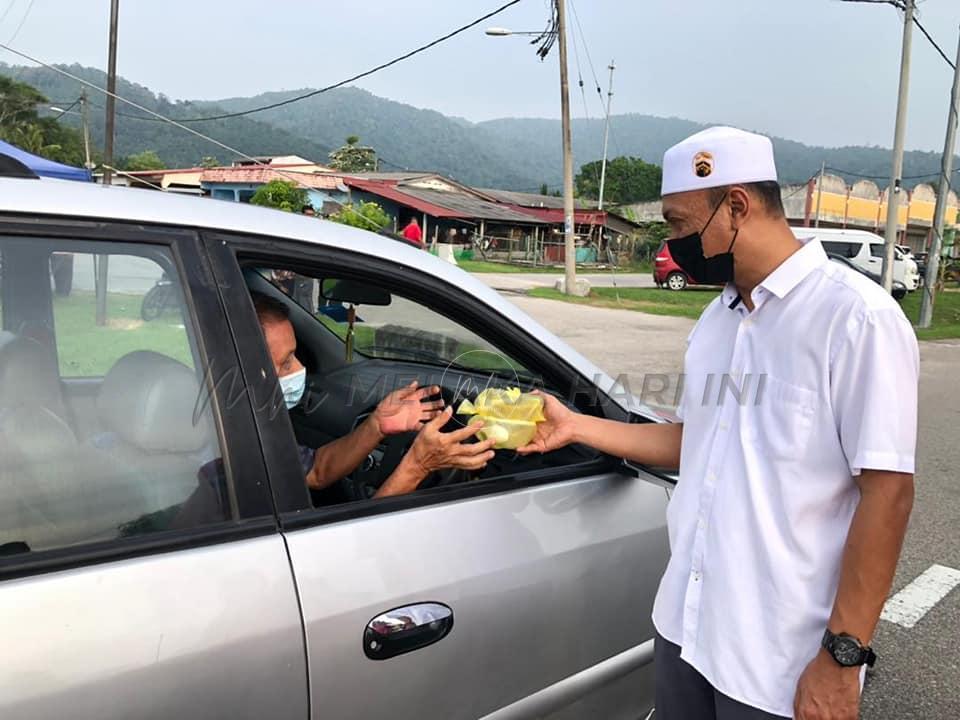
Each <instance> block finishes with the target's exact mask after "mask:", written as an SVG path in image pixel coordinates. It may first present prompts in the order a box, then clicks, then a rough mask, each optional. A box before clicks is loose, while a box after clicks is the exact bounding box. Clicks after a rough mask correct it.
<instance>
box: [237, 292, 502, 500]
mask: <svg viewBox="0 0 960 720" xmlns="http://www.w3.org/2000/svg"><path fill="white" fill-rule="evenodd" d="M251 295H252V298H253V306H254V308H255V310H256V313H257V319H258V320H259V321H260V328H261V330H262V331H263V337H264V340H266V343H267V349H268V350H269V352H270V359H271V360H272V361H273V367H274V369H275V370H276V373H277V377H278V378H279V379H280V387H281V389H282V391H283V399H284V403H285V404H286V406H287V409H288V410H289V409H292V408H294V407H296V406H297V404H299V402H300V400H301V399H302V397H303V392H304V389H305V387H306V374H307V371H306V369H305V368H304V367H303V365H302V364H301V363H300V361H299V360H298V359H297V357H296V355H295V352H296V349H297V338H296V335H295V334H294V331H293V325H292V323H291V322H290V313H289V310H288V308H287V307H286V305H284V304H283V303H282V302H279V301H278V300H275V299H273V298H271V297H269V296H267V295H263V294H261V293H252V294H251ZM439 392H440V388H439V387H436V386H433V387H429V388H420V387H418V386H417V382H416V381H414V382H412V383H410V384H409V385H407V386H406V387H403V388H400V389H399V390H396V391H394V392H392V393H390V394H389V395H387V396H386V397H385V398H384V399H383V400H381V401H380V404H379V405H377V408H376V410H374V411H373V412H372V413H371V414H370V415H369V416H368V417H367V419H366V420H364V421H363V422H362V423H361V424H360V425H358V426H357V427H356V428H355V429H354V430H353V431H352V432H351V433H350V434H348V435H345V436H344V437H341V438H338V439H337V440H334V441H332V442H329V443H327V444H325V445H323V446H321V447H319V448H316V449H314V448H309V447H305V446H299V448H298V449H299V454H300V464H301V466H302V467H303V473H304V476H305V478H306V483H307V486H308V487H310V488H311V489H313V490H322V489H323V488H326V487H329V486H330V485H332V484H334V483H335V482H337V481H339V480H341V479H342V478H344V477H346V476H347V475H348V474H349V473H351V472H352V471H353V470H355V469H356V468H357V467H358V466H359V465H360V463H362V462H363V460H364V459H365V458H366V457H367V456H368V455H369V454H370V452H371V451H373V450H374V448H376V447H377V446H378V445H379V444H380V443H381V442H382V441H383V438H384V437H386V436H387V435H395V434H399V433H406V432H414V431H417V437H416V439H415V440H414V442H413V445H412V446H411V447H410V450H409V451H408V452H407V453H406V454H405V455H404V456H403V459H402V460H401V461H400V464H399V465H398V466H397V468H396V470H394V471H393V473H391V475H390V477H388V478H387V479H386V480H385V481H384V483H383V484H382V485H381V486H380V489H379V490H378V491H377V493H376V494H375V495H374V497H387V496H389V495H403V494H405V493H409V492H413V491H414V490H416V489H417V486H419V485H420V483H421V482H423V481H424V480H425V479H426V477H427V476H428V475H430V474H431V473H433V472H436V471H437V470H444V469H447V468H456V469H462V470H472V471H476V470H481V469H482V468H484V467H485V466H486V464H487V463H488V462H489V461H490V460H491V459H492V458H493V456H494V452H493V443H494V442H495V440H493V439H488V440H485V441H482V442H477V443H467V442H466V441H467V440H468V439H470V438H471V437H473V436H474V435H476V433H477V431H479V430H480V428H482V427H483V423H482V422H474V423H472V424H470V425H469V426H467V427H464V428H461V429H459V430H455V431H453V432H446V433H445V432H441V428H443V426H444V425H446V424H447V422H448V421H449V420H450V417H451V415H452V413H453V408H452V407H451V406H447V407H446V408H444V407H443V401H442V400H434V399H433V398H436V396H437V395H438V394H439Z"/></svg>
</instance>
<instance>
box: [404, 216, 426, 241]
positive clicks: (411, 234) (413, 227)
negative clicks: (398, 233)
mask: <svg viewBox="0 0 960 720" xmlns="http://www.w3.org/2000/svg"><path fill="white" fill-rule="evenodd" d="M403 236H404V237H405V238H406V239H407V240H412V241H413V242H415V243H419V244H420V245H423V233H422V232H421V231H420V225H418V224H417V219H416V218H410V222H408V223H407V226H406V227H405V228H404V229H403Z"/></svg>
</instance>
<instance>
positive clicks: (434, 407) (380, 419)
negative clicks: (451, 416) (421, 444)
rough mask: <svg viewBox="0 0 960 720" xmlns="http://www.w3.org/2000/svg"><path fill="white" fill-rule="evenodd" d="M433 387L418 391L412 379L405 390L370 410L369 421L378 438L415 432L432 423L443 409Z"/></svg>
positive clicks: (397, 392) (438, 392)
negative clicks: (370, 418) (377, 433)
mask: <svg viewBox="0 0 960 720" xmlns="http://www.w3.org/2000/svg"><path fill="white" fill-rule="evenodd" d="M439 394H440V388H439V387H437V386H436V385H432V386H430V387H425V388H421V387H419V383H418V382H417V381H416V380H414V381H413V382H411V383H410V384H409V385H407V386H406V387H402V388H400V389H399V390H394V391H393V392H392V393H390V394H389V395H387V396H386V397H385V398H384V399H383V400H381V401H380V404H379V405H377V409H376V410H374V411H373V416H372V419H373V422H374V423H375V424H376V428H377V430H378V432H379V433H380V434H381V435H396V434H398V433H405V432H415V431H417V430H420V429H421V428H422V427H423V426H424V425H425V424H426V423H428V422H430V421H431V420H433V419H434V418H435V417H437V415H439V414H440V411H441V410H443V400H440V399H437V396H438V395H439Z"/></svg>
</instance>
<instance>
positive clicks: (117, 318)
mask: <svg viewBox="0 0 960 720" xmlns="http://www.w3.org/2000/svg"><path fill="white" fill-rule="evenodd" d="M142 301H143V295H126V294H122V293H109V294H108V295H107V324H106V325H104V326H98V325H97V302H96V296H95V295H94V293H92V292H81V291H77V290H74V291H73V292H72V293H71V294H70V296H69V297H59V296H56V295H55V296H54V298H53V321H54V328H55V333H56V338H57V355H58V356H59V359H60V374H61V375H62V376H64V377H102V376H103V375H105V374H106V372H107V371H108V370H109V369H110V368H111V367H113V364H114V363H115V362H116V361H117V360H119V359H120V358H121V357H123V356H124V355H126V354H127V353H130V352H133V351H135V350H153V351H155V352H158V353H162V354H163V355H168V356H170V357H172V358H176V359H177V360H179V361H180V362H182V363H184V364H185V365H187V366H189V367H191V368H192V367H193V356H192V354H191V352H190V342H189V340H188V338H187V331H186V329H185V328H184V326H183V319H182V318H181V316H180V312H179V309H178V308H176V307H174V308H173V309H172V310H170V311H169V312H167V313H164V314H163V315H162V316H161V317H159V318H157V319H156V320H152V321H151V322H144V321H143V319H142V318H141V317H140V304H141V302H142Z"/></svg>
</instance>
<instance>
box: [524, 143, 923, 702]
mask: <svg viewBox="0 0 960 720" xmlns="http://www.w3.org/2000/svg"><path fill="white" fill-rule="evenodd" d="M662 195H663V215H664V219H665V220H666V221H667V223H668V224H669V225H670V229H671V236H672V238H673V239H672V240H670V241H669V243H670V252H671V254H672V256H673V258H674V260H675V261H676V262H677V263H678V264H679V265H680V266H681V267H683V268H684V270H685V271H686V272H687V273H688V274H690V275H691V276H692V277H693V278H694V279H696V280H698V281H700V282H704V283H709V284H725V288H724V290H723V292H722V293H721V295H720V296H719V297H718V298H717V299H716V300H714V301H713V303H711V304H710V305H709V306H708V307H707V309H706V310H705V311H704V312H703V315H702V316H701V317H700V320H699V321H698V323H697V325H696V326H695V327H694V329H693V331H692V332H691V333H690V337H689V338H688V341H687V343H688V344H687V352H686V356H685V359H684V374H685V384H684V392H683V398H682V400H681V403H680V407H679V408H678V412H677V414H678V416H679V417H680V418H681V420H682V422H681V423H677V424H672V425H665V424H645V425H624V424H618V423H614V422H612V421H608V420H602V419H598V418H594V417H588V416H585V415H578V414H575V413H572V412H571V411H569V410H568V409H567V408H566V407H565V406H563V405H562V404H561V403H559V402H557V401H556V400H555V399H553V398H550V397H548V396H544V397H545V402H546V416H547V422H545V423H542V424H541V425H540V426H539V429H538V434H537V437H536V438H535V439H534V441H533V442H532V443H531V444H530V445H529V446H527V447H526V448H523V449H521V452H544V451H546V450H551V449H554V448H557V447H561V446H563V445H566V444H568V443H571V442H580V443H585V444H588V445H592V446H593V447H595V448H598V449H600V450H602V451H604V452H607V453H609V454H611V455H615V456H619V457H625V458H628V459H630V460H632V461H634V462H638V463H644V464H648V465H654V466H664V467H679V468H680V475H679V482H678V483H677V487H676V491H675V492H674V493H673V496H672V498H671V501H670V505H669V508H668V511H667V521H668V528H669V534H670V546H671V558H670V562H669V565H668V567H667V570H666V572H665V573H664V576H663V579H662V581H661V584H660V589H659V592H658V593H657V598H656V601H655V603H654V611H653V620H654V625H655V626H656V628H657V631H658V634H659V636H658V638H657V648H656V658H655V662H656V676H657V679H656V684H657V717H658V718H660V720H674V719H682V720H697V719H699V718H717V719H719V720H727V719H728V718H770V717H797V718H801V719H802V720H821V719H828V718H829V719H831V720H833V719H840V718H842V719H847V718H856V717H857V714H858V710H859V702H860V691H861V678H862V670H863V667H862V666H863V665H869V664H873V661H874V660H875V656H874V654H873V652H872V650H870V648H869V647H868V646H869V642H870V639H871V637H872V636H873V632H874V629H875V627H876V624H877V621H878V618H879V616H880V612H881V610H882V608H883V603H884V601H885V599H886V597H887V594H888V592H889V590H890V585H891V583H892V580H893V574H894V570H895V568H896V563H897V558H898V557H899V554H900V549H901V545H902V542H903V537H904V533H905V531H906V526H907V520H908V518H909V515H910V510H911V507H912V504H913V472H914V452H915V446H916V421H917V382H918V376H919V357H918V350H917V343H916V338H915V335H914V333H913V330H912V328H911V326H910V324H909V322H908V321H907V319H906V318H905V317H904V315H903V312H902V311H901V310H900V307H899V306H898V305H897V303H896V302H895V301H894V300H893V299H892V298H891V297H890V296H889V295H888V294H886V293H885V292H884V291H883V290H882V288H881V287H880V286H879V285H876V284H875V283H873V282H871V281H870V280H869V279H868V278H866V277H865V276H863V275H860V274H858V273H856V272H855V271H853V270H851V269H850V268H847V267H845V266H842V265H840V264H838V263H833V262H830V261H829V260H828V259H827V256H826V254H825V253H824V250H823V248H822V247H821V245H820V243H819V241H817V240H815V239H810V240H805V241H804V240H797V239H796V238H795V237H794V235H793V233H792V232H791V231H790V228H789V227H788V225H787V221H786V218H785V216H784V212H783V206H782V204H781V201H780V190H779V186H778V184H777V176H776V168H775V165H774V160H773V148H772V145H771V143H770V141H769V139H767V138H765V137H762V136H759V135H754V134H751V133H746V132H743V131H740V130H735V129H733V128H711V129H709V130H705V131H703V132H701V133H698V134H696V135H694V136H692V137H690V138H688V139H687V140H685V141H683V142H681V143H680V144H678V145H676V146H674V147H673V148H671V149H670V150H668V151H667V153H666V155H665V156H664V163H663V188H662Z"/></svg>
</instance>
